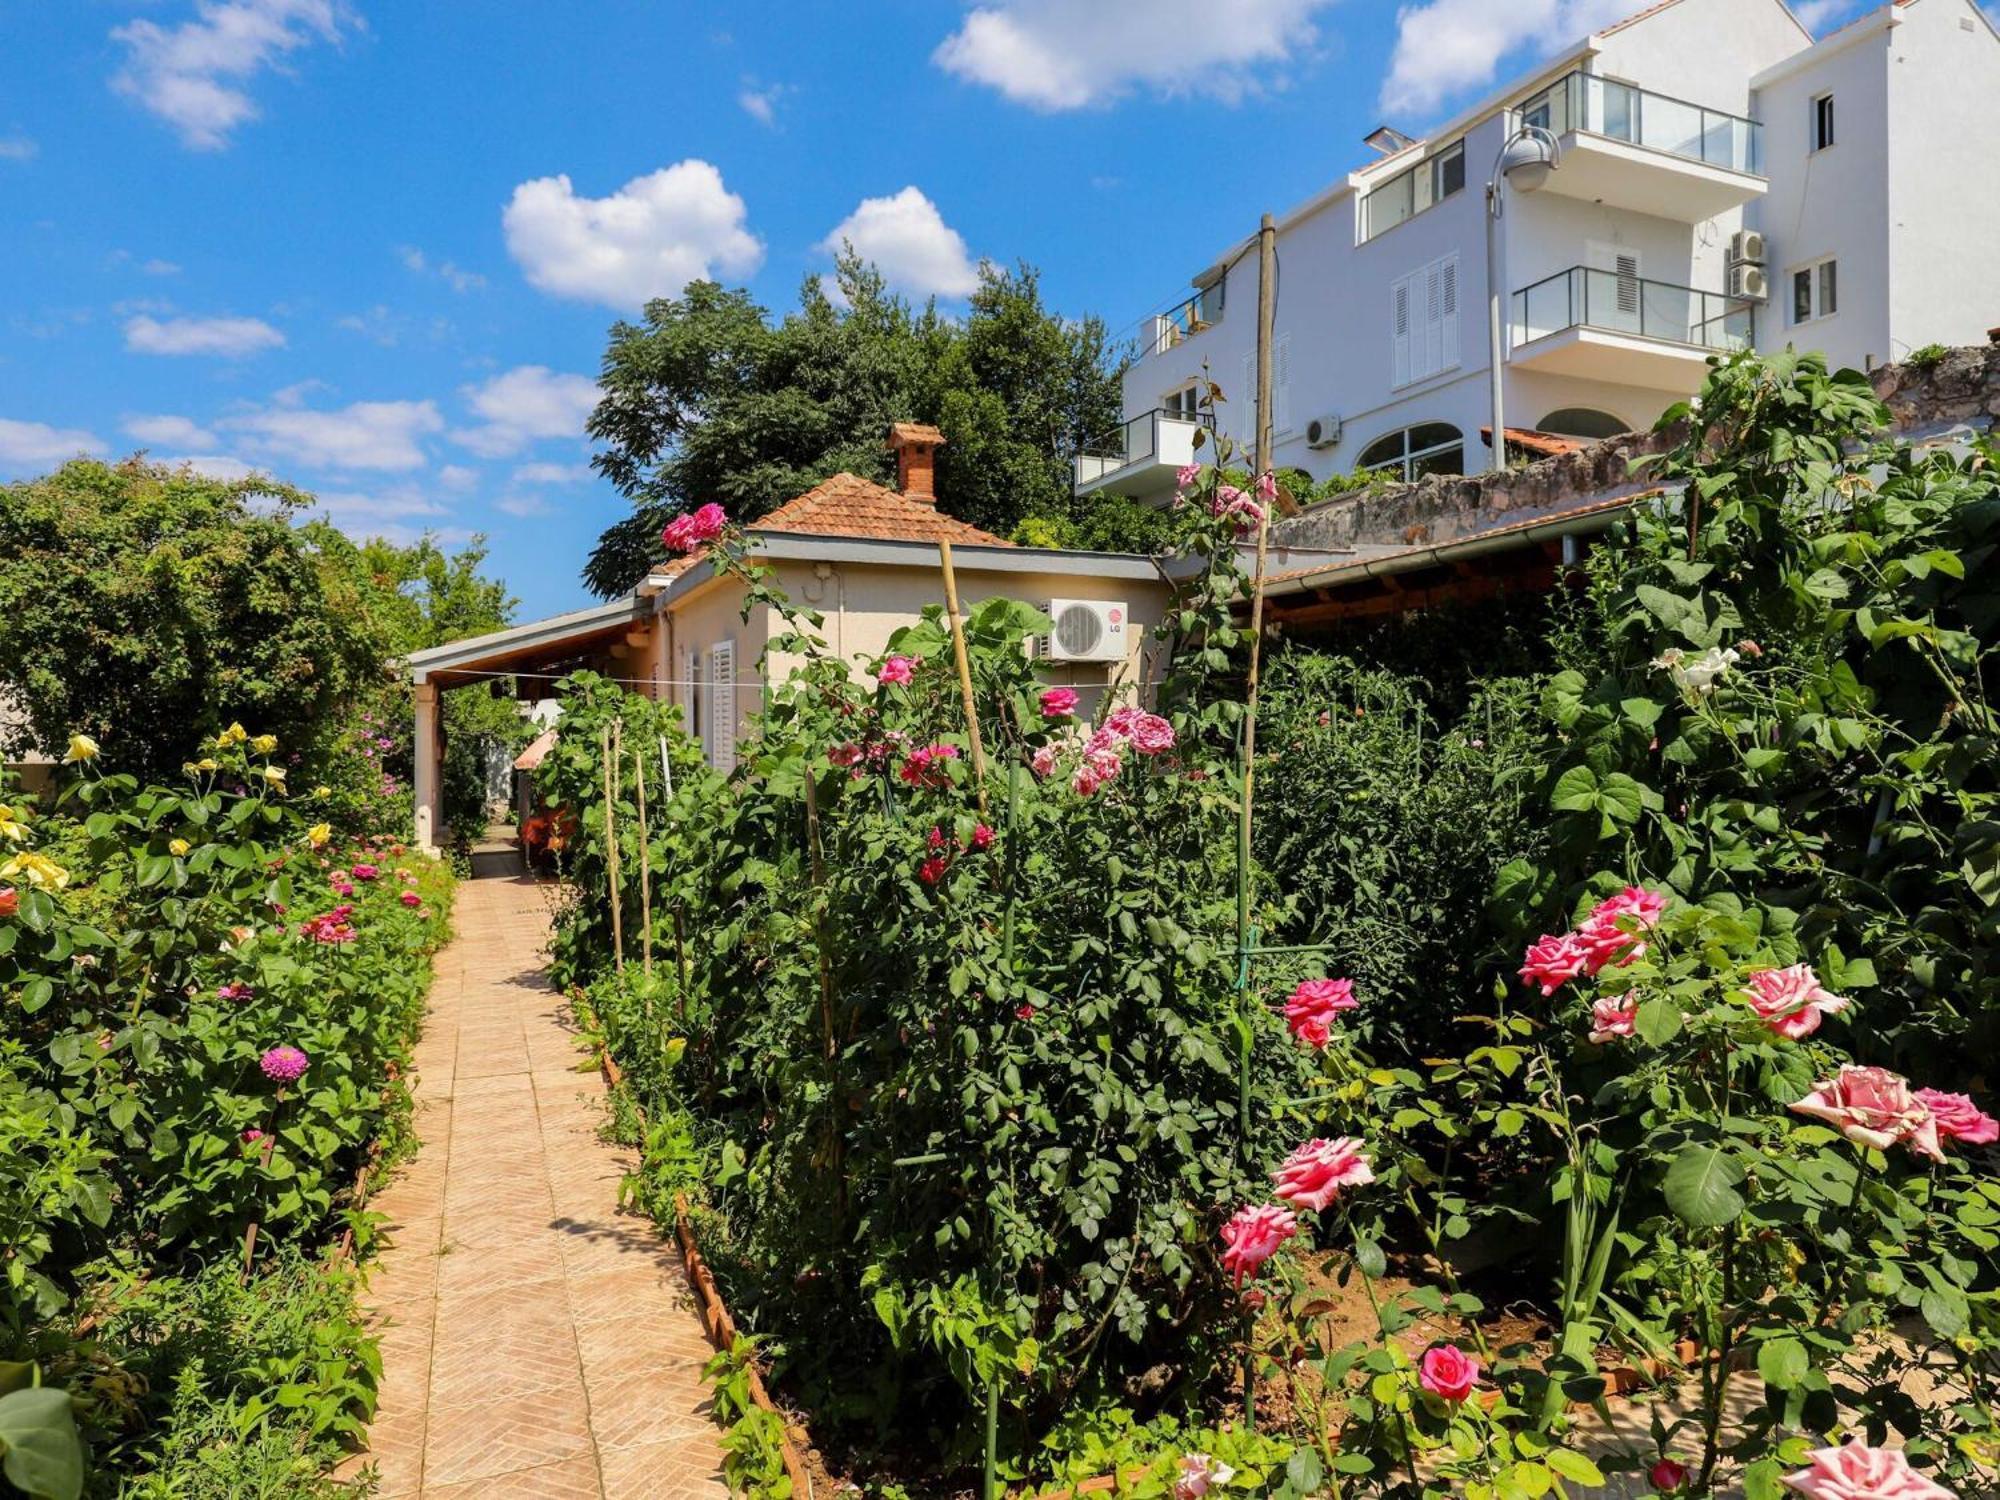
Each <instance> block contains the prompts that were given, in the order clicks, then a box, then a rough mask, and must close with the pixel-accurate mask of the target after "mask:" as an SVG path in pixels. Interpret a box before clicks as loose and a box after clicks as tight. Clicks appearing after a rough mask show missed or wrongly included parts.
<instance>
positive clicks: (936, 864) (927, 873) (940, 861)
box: [917, 855, 951, 885]
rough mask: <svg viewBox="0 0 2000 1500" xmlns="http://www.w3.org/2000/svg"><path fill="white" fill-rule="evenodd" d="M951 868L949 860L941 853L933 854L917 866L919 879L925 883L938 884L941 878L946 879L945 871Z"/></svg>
mask: <svg viewBox="0 0 2000 1500" xmlns="http://www.w3.org/2000/svg"><path fill="white" fill-rule="evenodd" d="M950 868H951V865H950V862H949V861H947V860H945V859H944V858H943V857H942V856H940V855H932V856H931V857H930V858H929V859H927V860H925V861H924V862H923V863H922V864H920V865H918V866H917V879H919V880H921V881H922V882H923V883H924V884H925V885H936V884H937V883H938V882H939V881H940V880H942V879H944V877H945V872H946V871H947V870H949V869H950Z"/></svg>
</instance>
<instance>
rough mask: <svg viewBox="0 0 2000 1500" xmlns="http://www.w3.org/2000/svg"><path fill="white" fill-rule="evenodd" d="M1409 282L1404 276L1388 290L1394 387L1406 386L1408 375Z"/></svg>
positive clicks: (1408, 380)
mask: <svg viewBox="0 0 2000 1500" xmlns="http://www.w3.org/2000/svg"><path fill="white" fill-rule="evenodd" d="M1410 281H1411V278H1410V277H1408V276H1405V277H1403V278H1402V280H1400V281H1398V282H1396V283H1395V284H1394V285H1393V286H1391V287H1390V288H1389V303H1390V308H1389V343H1390V348H1391V351H1392V356H1391V360H1390V363H1391V366H1392V373H1391V376H1390V380H1391V383H1392V384H1394V385H1399V386H1401V385H1408V384H1409V383H1410V380H1411V375H1410V342H1411V340H1410V331H1411V330H1410V311H1411V309H1410Z"/></svg>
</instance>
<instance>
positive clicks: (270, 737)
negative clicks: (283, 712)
mask: <svg viewBox="0 0 2000 1500" xmlns="http://www.w3.org/2000/svg"><path fill="white" fill-rule="evenodd" d="M250 748H251V749H252V750H255V751H256V752H257V753H258V754H259V755H269V754H270V753H271V752H272V751H273V750H275V749H277V748H278V737H277V736H276V735H275V734H260V735H258V736H257V738H256V739H254V740H252V741H251V742H250Z"/></svg>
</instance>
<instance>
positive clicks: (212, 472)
mask: <svg viewBox="0 0 2000 1500" xmlns="http://www.w3.org/2000/svg"><path fill="white" fill-rule="evenodd" d="M153 462H154V463H159V464H165V465H166V466H167V467H168V468H170V469H178V468H180V467H182V466H183V465H185V466H186V467H188V468H190V469H193V470H194V471H195V473H197V474H204V475H206V476H207V477H208V478H210V479H220V480H222V481H223V482H224V483H229V482H232V481H234V480H238V479H248V478H249V477H250V476H251V475H252V474H256V473H260V472H262V471H261V470H259V469H258V468H257V466H256V465H255V464H246V463H245V462H243V460H242V459H240V458H229V457H227V456H225V455H223V454H219V453H209V454H194V455H187V454H183V455H181V456H179V457H176V458H156V459H154V460H153Z"/></svg>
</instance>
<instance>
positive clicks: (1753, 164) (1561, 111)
mask: <svg viewBox="0 0 2000 1500" xmlns="http://www.w3.org/2000/svg"><path fill="white" fill-rule="evenodd" d="M1519 114H1520V118H1521V123H1522V124H1523V125H1539V126H1540V127H1541V128H1542V129H1544V130H1546V131H1548V132H1549V133H1550V134H1551V135H1555V136H1563V135H1567V134H1568V133H1569V132H1570V131H1572V130H1581V131H1586V132H1588V133H1589V134H1591V135H1601V136H1608V137H1609V138H1610V139H1612V140H1614V141H1627V142H1629V143H1630V144H1632V145H1634V146H1644V147H1646V148H1647V149H1648V150H1652V151H1664V152H1666V153H1668V154H1669V155H1671V156H1681V157H1686V158H1687V159H1688V160H1689V161H1699V162H1706V163H1707V164H1708V165H1709V166H1711V167H1726V168H1728V169H1729V170H1730V171H1732V172H1745V173H1748V174H1749V175H1751V176H1753V177H1761V176H1763V175H1764V127H1763V126H1762V125H1761V124H1759V123H1758V122H1757V121H1755V120H1746V119H1744V118H1743V117H1742V116H1741V115H1732V114H1726V113H1724V112H1723V111H1722V110H1719V109H1708V108H1706V107H1705V106H1703V105H1699V104H1689V103H1688V102H1687V101H1686V100H1684V99H1670V98H1668V97H1667V96H1666V95H1665V94H1655V93H1651V92H1649V91H1647V90H1645V89H1641V88H1634V87H1633V86H1632V85H1631V84H1629V83H1619V82H1617V81H1616V80H1614V79H1610V78H1600V77H1599V76H1597V75H1596V74H1595V73H1569V74H1566V75H1565V76H1563V77H1562V78H1559V79H1557V80H1556V81H1555V82H1554V83H1553V84H1551V85H1549V87H1548V88H1546V89H1544V90H1543V91H1542V92H1541V93H1539V94H1537V95H1535V97H1534V98H1532V99H1530V100H1528V102H1527V103H1525V104H1523V105H1522V106H1521V108H1520V111H1519Z"/></svg>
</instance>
